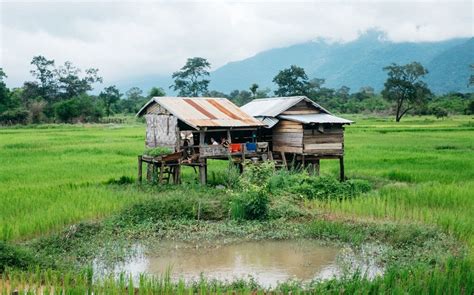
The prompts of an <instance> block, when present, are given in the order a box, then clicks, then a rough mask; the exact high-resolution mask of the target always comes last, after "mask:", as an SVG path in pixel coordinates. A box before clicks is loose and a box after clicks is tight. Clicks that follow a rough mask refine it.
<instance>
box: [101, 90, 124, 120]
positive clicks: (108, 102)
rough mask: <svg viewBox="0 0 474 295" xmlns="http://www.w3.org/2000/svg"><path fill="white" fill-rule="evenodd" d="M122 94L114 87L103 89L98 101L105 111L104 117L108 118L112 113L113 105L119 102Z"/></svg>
mask: <svg viewBox="0 0 474 295" xmlns="http://www.w3.org/2000/svg"><path fill="white" fill-rule="evenodd" d="M121 97H122V93H120V91H119V90H118V88H117V87H116V86H115V85H112V86H109V87H105V88H104V90H102V91H101V92H100V94H99V100H101V101H102V104H103V105H104V109H105V115H106V116H110V115H111V114H112V113H113V107H114V105H115V104H116V103H117V102H118V101H119V100H120V98H121Z"/></svg>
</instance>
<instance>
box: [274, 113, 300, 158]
mask: <svg viewBox="0 0 474 295" xmlns="http://www.w3.org/2000/svg"><path fill="white" fill-rule="evenodd" d="M273 151H275V152H286V153H302V152H303V125H302V124H301V123H297V122H292V121H286V120H281V121H280V122H279V123H278V124H277V125H276V126H275V127H274V128H273Z"/></svg>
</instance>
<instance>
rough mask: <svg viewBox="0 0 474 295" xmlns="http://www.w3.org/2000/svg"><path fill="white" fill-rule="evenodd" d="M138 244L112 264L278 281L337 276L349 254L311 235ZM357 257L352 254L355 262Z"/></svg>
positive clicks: (131, 269) (176, 274) (187, 275)
mask: <svg viewBox="0 0 474 295" xmlns="http://www.w3.org/2000/svg"><path fill="white" fill-rule="evenodd" d="M134 250H135V255H132V256H131V257H130V258H129V259H127V260H126V261H124V262H122V263H120V264H115V265H114V267H113V270H112V271H113V272H114V273H120V272H127V273H131V274H132V275H135V276H136V275H138V274H140V273H147V274H153V275H162V274H163V273H165V272H166V271H167V270H169V269H170V270H171V273H172V278H173V279H184V280H185V281H192V280H197V279H199V277H200V275H201V274H202V275H204V276H205V277H207V278H210V279H214V278H215V279H220V280H228V281H231V280H234V279H242V278H243V279H248V278H249V276H252V277H253V278H254V279H255V280H256V281H257V282H258V283H260V284H261V285H263V286H274V285H276V284H277V282H283V281H286V280H288V279H297V280H303V281H309V280H312V279H318V278H319V279H325V278H330V277H334V276H337V275H338V274H340V273H341V272H342V266H341V259H338V258H341V257H347V251H346V250H344V249H342V248H338V247H328V246H322V245H321V244H319V243H318V242H316V241H312V240H297V241H295V240H287V241H250V242H241V243H235V244H228V245H212V244H207V245H195V244H187V243H182V242H160V244H159V245H156V246H155V247H153V248H152V249H145V248H144V247H143V246H141V245H137V246H136V247H135V249H134ZM344 253H345V254H344ZM354 257H355V256H354ZM354 257H352V258H350V259H349V261H352V262H351V263H353V262H354V261H355V260H354ZM346 260H347V259H346ZM356 264H357V263H356ZM95 268H96V269H102V270H104V267H103V266H102V265H101V264H100V261H96V262H95Z"/></svg>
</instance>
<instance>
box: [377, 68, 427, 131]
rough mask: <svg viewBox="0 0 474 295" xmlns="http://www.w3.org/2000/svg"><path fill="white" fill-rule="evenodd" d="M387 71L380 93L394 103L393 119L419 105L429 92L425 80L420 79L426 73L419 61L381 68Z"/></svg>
mask: <svg viewBox="0 0 474 295" xmlns="http://www.w3.org/2000/svg"><path fill="white" fill-rule="evenodd" d="M383 69H384V71H387V72H388V78H387V81H386V82H385V84H384V89H383V91H382V95H383V97H384V98H385V99H387V100H388V101H391V102H394V104H395V120H396V121H397V122H400V119H401V118H402V117H403V116H404V115H405V114H406V113H407V112H408V111H410V110H412V109H414V108H416V107H421V106H423V105H424V104H425V103H426V100H427V97H428V95H429V94H431V92H430V90H429V89H428V86H427V85H426V83H425V82H423V81H421V78H423V77H424V76H425V75H426V74H427V73H428V70H426V69H425V68H424V67H423V66H422V65H421V64H420V63H418V62H412V63H410V64H406V65H397V64H395V63H393V64H391V65H390V66H387V67H385V68H383Z"/></svg>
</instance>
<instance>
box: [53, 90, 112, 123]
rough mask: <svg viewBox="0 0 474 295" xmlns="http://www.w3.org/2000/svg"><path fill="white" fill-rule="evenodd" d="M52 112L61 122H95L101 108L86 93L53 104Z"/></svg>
mask: <svg viewBox="0 0 474 295" xmlns="http://www.w3.org/2000/svg"><path fill="white" fill-rule="evenodd" d="M54 113H55V114H56V117H57V118H58V119H59V120H60V121H61V122H67V123H73V122H97V121H98V120H99V118H101V117H102V116H103V114H102V110H101V109H100V108H99V107H98V105H97V104H96V103H95V102H94V101H93V100H92V98H91V97H90V96H88V95H86V94H84V95H81V96H78V97H74V98H71V99H68V100H64V101H60V102H58V103H56V104H54Z"/></svg>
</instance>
